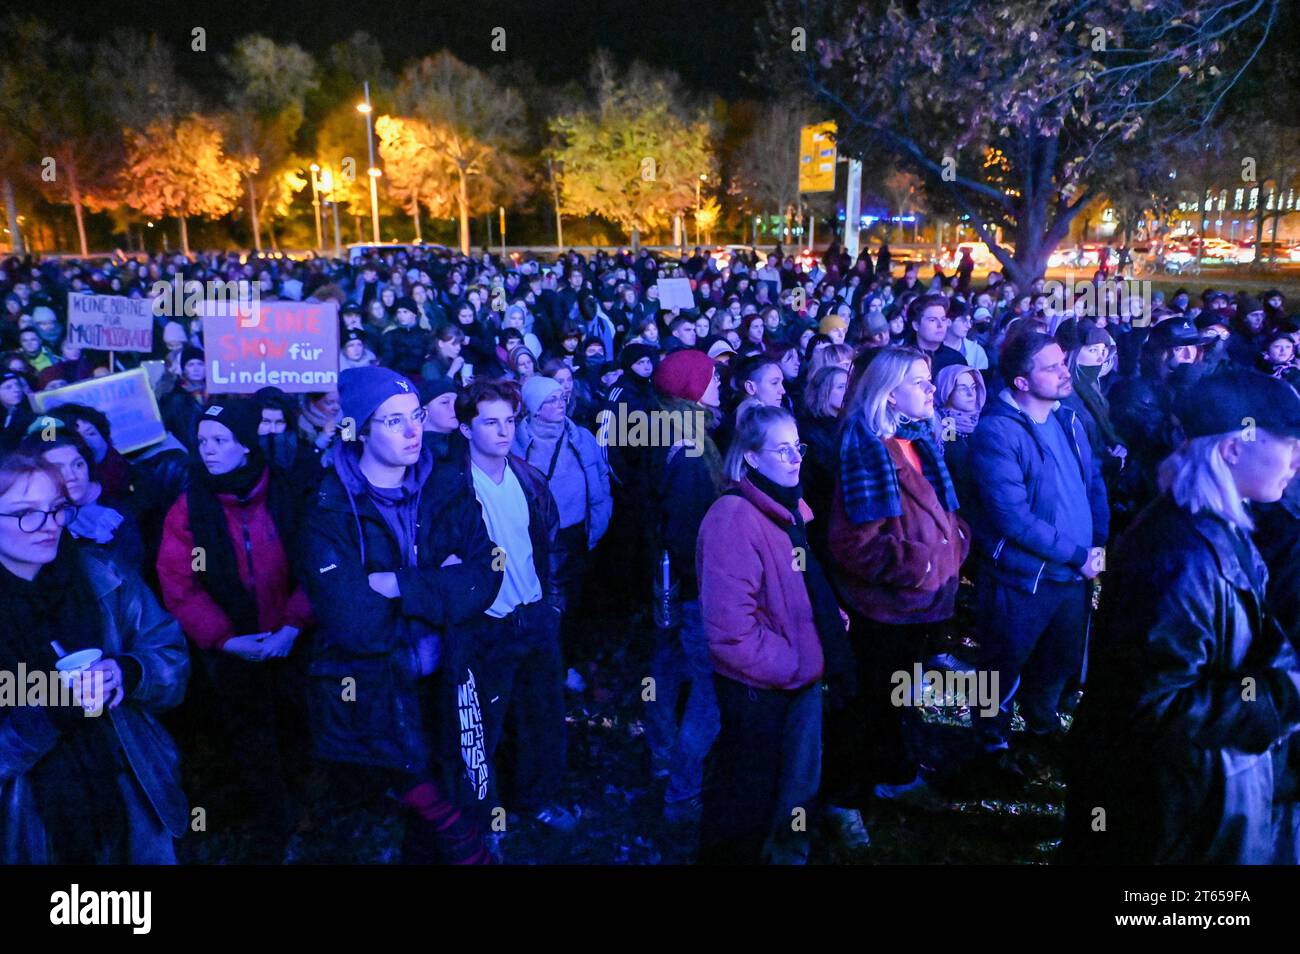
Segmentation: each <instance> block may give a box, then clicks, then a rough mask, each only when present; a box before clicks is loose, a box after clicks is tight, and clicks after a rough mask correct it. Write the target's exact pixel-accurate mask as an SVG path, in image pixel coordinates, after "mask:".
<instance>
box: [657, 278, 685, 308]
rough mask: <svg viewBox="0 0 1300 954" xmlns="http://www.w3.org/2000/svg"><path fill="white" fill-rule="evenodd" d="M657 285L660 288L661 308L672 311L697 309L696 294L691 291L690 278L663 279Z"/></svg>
mask: <svg viewBox="0 0 1300 954" xmlns="http://www.w3.org/2000/svg"><path fill="white" fill-rule="evenodd" d="M655 284H656V285H657V286H658V287H659V307H660V308H665V309H667V310H668V311H672V310H673V309H675V308H677V309H690V308H694V307H695V293H694V292H693V291H691V280H690V279H689V278H661V279H659V281H657V282H655Z"/></svg>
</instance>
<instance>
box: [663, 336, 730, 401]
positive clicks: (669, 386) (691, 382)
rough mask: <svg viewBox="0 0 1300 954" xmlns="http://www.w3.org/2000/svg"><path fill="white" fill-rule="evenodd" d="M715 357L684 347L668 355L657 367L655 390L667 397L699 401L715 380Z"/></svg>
mask: <svg viewBox="0 0 1300 954" xmlns="http://www.w3.org/2000/svg"><path fill="white" fill-rule="evenodd" d="M714 367H715V366H714V364H713V359H712V358H710V357H709V356H708V355H707V354H705V353H704V352H703V351H696V350H695V349H694V348H682V349H680V350H678V351H674V352H673V353H672V354H669V355H666V356H665V357H664V358H663V359H662V360H660V362H659V367H657V368H656V369H655V373H654V385H655V390H656V391H658V392H659V393H660V394H662V395H663V396H665V397H675V398H685V399H686V400H687V401H699V399H700V398H702V397H704V392H705V391H707V390H708V389H709V385H710V384H711V383H712V382H713V372H714Z"/></svg>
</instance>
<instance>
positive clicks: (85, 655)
mask: <svg viewBox="0 0 1300 954" xmlns="http://www.w3.org/2000/svg"><path fill="white" fill-rule="evenodd" d="M103 658H104V651H103V650H102V649H81V650H78V651H77V652H75V653H68V655H66V656H64V657H63V658H62V659H60V660H59V661H58V662H56V663H55V664H54V668H55V669H57V670H58V671H59V675H60V676H61V677H62V679H63V681H64V682H66V683H71V682H72V674H73V673H77V672H81V670H83V669H89V668H90V667H91V666H93V665H95V663H97V662H99V661H100V660H101V659H103Z"/></svg>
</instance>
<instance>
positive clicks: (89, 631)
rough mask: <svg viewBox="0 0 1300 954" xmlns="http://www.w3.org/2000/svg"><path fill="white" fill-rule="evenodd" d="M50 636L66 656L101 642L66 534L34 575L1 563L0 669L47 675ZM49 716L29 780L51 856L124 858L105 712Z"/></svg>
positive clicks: (67, 860)
mask: <svg viewBox="0 0 1300 954" xmlns="http://www.w3.org/2000/svg"><path fill="white" fill-rule="evenodd" d="M54 641H57V642H58V643H59V644H60V645H61V646H62V647H63V649H64V651H65V652H67V653H73V652H76V651H77V650H79V649H92V648H93V649H102V648H103V645H104V620H103V614H102V612H101V610H100V606H99V601H98V600H97V599H95V594H94V591H93V590H92V589H91V587H90V580H89V579H88V578H87V576H86V571H85V569H84V568H83V567H82V564H81V560H80V557H79V556H78V553H77V551H76V549H75V546H74V544H73V541H72V538H71V536H70V535H68V534H64V536H63V540H62V541H61V543H60V545H59V552H58V554H57V555H56V556H55V558H54V560H53V561H52V562H50V563H48V564H46V565H45V566H44V567H42V568H41V570H40V572H39V573H37V574H36V578H35V579H34V580H31V581H28V580H24V579H22V578H21V577H18V576H15V575H14V574H12V573H10V572H9V570H7V569H6V568H5V567H3V566H0V667H3V668H4V669H5V670H6V671H8V672H11V673H14V674H15V677H16V676H17V673H18V671H19V670H18V665H19V663H22V664H24V665H25V666H26V670H27V672H28V673H32V672H43V673H51V672H53V671H54V664H55V662H56V661H57V659H58V654H57V653H56V652H55V651H54V649H53V647H52V646H51V643H52V642H54ZM19 688H20V690H21V688H25V687H19ZM47 690H49V691H56V686H54V685H47ZM47 701H55V702H57V700H47ZM47 715H48V716H49V717H50V719H51V721H53V722H54V723H55V725H56V726H57V727H58V728H59V729H60V730H61V732H62V734H61V735H60V737H59V740H58V742H56V743H55V745H54V748H52V749H51V750H50V751H49V752H48V753H46V755H45V756H44V757H43V758H42V759H41V760H40V761H38V762H37V763H36V764H35V765H33V766H32V768H31V769H30V770H29V771H28V773H27V777H28V780H29V781H30V783H31V786H32V793H33V796H34V800H35V803H36V810H37V813H38V814H39V815H40V816H41V822H42V823H43V825H44V826H45V831H46V835H47V837H48V839H49V843H50V846H51V849H52V852H53V857H52V859H51V860H52V861H54V862H56V863H59V864H99V863H103V862H104V861H105V860H110V861H114V862H118V863H121V862H124V861H125V860H126V853H125V840H124V836H125V834H126V829H127V821H126V808H125V806H124V804H123V802H122V796H121V792H120V790H119V789H118V786H117V776H118V774H119V773H120V772H121V771H122V770H123V768H124V767H125V763H124V761H123V759H122V756H121V755H120V751H119V745H118V741H117V736H116V734H115V733H114V731H113V727H112V724H111V722H110V720H109V716H108V714H107V712H104V713H102V714H101V715H99V716H96V717H93V718H92V717H89V716H86V715H85V714H84V713H82V711H81V710H80V709H73V710H70V709H68V707H66V706H57V705H55V706H50V707H48V708H47Z"/></svg>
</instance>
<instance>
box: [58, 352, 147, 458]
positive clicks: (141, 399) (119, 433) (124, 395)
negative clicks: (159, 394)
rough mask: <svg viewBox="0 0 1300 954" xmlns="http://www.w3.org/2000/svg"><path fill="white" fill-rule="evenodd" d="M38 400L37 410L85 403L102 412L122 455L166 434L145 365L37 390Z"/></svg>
mask: <svg viewBox="0 0 1300 954" xmlns="http://www.w3.org/2000/svg"><path fill="white" fill-rule="evenodd" d="M35 400H36V410H37V411H39V412H40V413H42V414H44V413H46V412H47V411H52V410H53V409H54V408H56V407H58V406H59V405H61V404H85V405H87V406H89V407H93V408H95V409H96V410H97V411H102V412H103V414H104V416H105V417H107V418H108V423H109V425H110V426H111V427H112V428H113V446H114V447H115V448H117V449H118V450H119V451H120V452H121V453H123V454H127V453H130V452H131V451H134V450H139V449H140V448H142V447H148V446H149V445H150V444H156V443H158V442H159V441H160V440H162V439H163V438H164V437H166V436H167V431H166V429H165V428H164V427H163V422H162V415H161V414H159V413H158V401H157V399H155V398H154V393H153V389H152V388H151V387H149V374H148V372H147V371H145V369H144V368H133V369H132V370H130V371H123V372H121V373H120V374H106V375H104V376H103V377H102V378H91V379H90V380H88V381H78V382H77V383H76V384H69V385H68V386H67V387H66V388H55V389H54V390H52V391H38V392H37V393H36V395H35Z"/></svg>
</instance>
